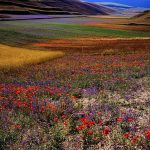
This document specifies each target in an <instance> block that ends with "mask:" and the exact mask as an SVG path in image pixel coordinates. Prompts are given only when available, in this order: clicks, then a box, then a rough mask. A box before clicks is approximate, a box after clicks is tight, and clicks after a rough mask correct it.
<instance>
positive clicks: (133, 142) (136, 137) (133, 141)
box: [132, 135, 140, 144]
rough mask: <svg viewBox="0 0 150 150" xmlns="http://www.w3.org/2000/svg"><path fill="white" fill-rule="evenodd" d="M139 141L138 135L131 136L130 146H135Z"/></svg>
mask: <svg viewBox="0 0 150 150" xmlns="http://www.w3.org/2000/svg"><path fill="white" fill-rule="evenodd" d="M139 139H140V137H139V136H138V135H136V136H133V138H132V144H135V143H136V142H137V141H138V140H139Z"/></svg>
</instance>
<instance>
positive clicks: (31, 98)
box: [0, 23, 150, 150]
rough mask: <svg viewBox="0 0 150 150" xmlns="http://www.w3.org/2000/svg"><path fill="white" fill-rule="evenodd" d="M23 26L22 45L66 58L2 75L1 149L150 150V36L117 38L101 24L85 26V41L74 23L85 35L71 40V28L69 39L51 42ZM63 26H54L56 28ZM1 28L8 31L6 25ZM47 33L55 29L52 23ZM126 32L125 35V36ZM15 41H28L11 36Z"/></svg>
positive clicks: (0, 81)
mask: <svg viewBox="0 0 150 150" xmlns="http://www.w3.org/2000/svg"><path fill="white" fill-rule="evenodd" d="M8 24H9V23H8ZM33 24H34V23H33ZM12 25H13V26H12V27H13V28H16V27H15V23H14V24H12ZM21 25H22V26H24V31H23V32H24V33H21V35H22V37H19V36H18V35H19V34H20V33H18V32H17V33H16V32H14V31H12V32H14V35H13V36H15V35H16V36H17V38H20V41H21V42H23V40H25V39H29V41H30V42H29V43H30V44H26V43H23V44H25V47H32V49H35V51H36V49H42V50H43V51H44V50H45V51H49V50H51V51H55V50H61V51H62V52H64V53H65V56H63V57H61V58H56V59H54V60H51V61H46V62H43V63H38V64H33V65H28V66H23V67H21V68H16V69H10V70H8V69H6V70H4V69H3V70H1V71H0V74H1V76H0V149H10V150H16V149H22V150H26V149H31V150H58V149H59V150H82V149H83V150H90V149H94V150H106V149H107V150H115V149H121V150H143V149H145V150H149V149H150V44H149V43H150V39H149V38H148V33H143V32H142V33H141V32H138V34H137V32H136V34H135V32H133V34H132V32H130V33H131V34H129V36H130V38H128V37H127V36H128V34H127V32H126V31H116V32H114V36H110V35H111V33H110V30H108V32H107V33H109V34H107V33H106V32H105V31H104V30H102V32H103V33H102V35H103V36H102V35H101V36H100V33H98V34H96V32H97V31H98V27H97V28H94V27H93V28H94V29H95V30H96V31H93V32H92V33H90V31H89V30H90V29H91V27H88V28H86V27H83V28H84V31H82V34H83V32H84V33H85V32H86V33H87V32H88V33H90V34H91V36H89V35H88V34H84V36H81V35H80V34H81V31H79V30H78V29H80V27H79V26H78V27H79V28H76V27H75V25H72V26H69V25H68V26H69V27H74V31H75V33H78V38H77V37H73V36H72V35H70V32H71V31H69V30H71V29H69V28H68V26H67V28H68V31H69V33H68V34H69V35H67V36H69V38H68V37H67V38H65V37H63V38H62V36H63V35H62V36H61V38H60V37H58V38H48V37H46V39H45V38H44V37H43V38H41V36H43V35H41V34H43V32H44V31H43V32H40V30H38V31H39V33H41V34H40V35H39V36H37V35H36V36H33V35H32V36H31V35H30V36H29V35H27V32H28V33H29V30H30V29H28V28H27V24H26V25H25V23H22V24H21V23H20V24H18V26H20V28H18V30H19V31H20V32H21V30H20V29H21ZM30 25H31V24H30ZM42 25H43V24H42ZM40 26H41V25H40V24H38V25H37V27H38V29H39V28H42V26H41V27H40ZM58 26H59V27H58ZM60 26H61V25H60V24H59V25H56V24H55V28H56V27H57V29H58V28H59V29H60ZM64 27H65V29H64V30H63V31H64V32H65V35H66V31H67V28H66V25H63V28H64ZM1 28H3V29H1V32H3V33H4V31H5V34H6V29H4V26H3V27H1ZM47 28H49V24H45V30H46V31H47ZM27 29H28V30H27ZM75 29H76V30H75ZM100 29H101V28H100ZM100 29H99V30H100ZM11 30H12V29H11ZM34 30H36V28H34ZM34 30H33V32H34ZM53 30H54V29H53ZM61 30H62V26H61ZM61 30H60V31H61ZM105 30H107V29H105ZM30 31H31V30H30ZM63 31H62V33H64V32H63ZM111 31H113V30H111ZM25 32H26V33H25ZM33 32H32V33H33ZM56 32H57V33H58V31H57V30H56V31H54V33H55V34H54V35H55V36H56V35H57V34H56ZM99 32H100V31H99ZM118 32H119V33H118ZM52 33H53V32H52ZM52 33H51V34H52ZM104 33H105V36H104ZM120 33H125V34H122V35H121V37H120V36H119V35H120ZM128 33H129V32H128ZM140 33H141V36H140ZM7 34H9V33H8V32H7ZM36 34H37V33H36ZM47 34H48V33H47ZM72 34H73V35H74V33H72ZM106 34H107V37H106ZM23 35H24V36H23ZM117 35H118V36H117ZM142 35H145V36H142ZM47 36H48V35H47ZM49 36H50V35H49ZM136 36H137V37H136ZM27 37H29V38H27ZM35 39H36V40H35ZM13 40H15V39H13ZM1 41H2V39H1ZM2 43H6V40H4V41H2ZM12 43H13V44H19V45H20V44H21V43H18V41H15V42H12V41H11V39H9V44H10V45H11V44H12Z"/></svg>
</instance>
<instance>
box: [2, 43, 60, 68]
mask: <svg viewBox="0 0 150 150" xmlns="http://www.w3.org/2000/svg"><path fill="white" fill-rule="evenodd" d="M0 52H1V53H0V68H1V69H9V68H10V69H12V68H17V67H22V66H24V65H31V64H36V63H41V62H44V61H48V60H50V59H53V58H57V57H61V56H63V53H62V52H58V51H55V52H48V51H47V52H45V51H37V50H36V51H34V50H31V49H23V48H16V47H10V46H6V45H2V44H0Z"/></svg>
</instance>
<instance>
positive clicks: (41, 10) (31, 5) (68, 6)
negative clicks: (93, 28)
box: [0, 0, 115, 15]
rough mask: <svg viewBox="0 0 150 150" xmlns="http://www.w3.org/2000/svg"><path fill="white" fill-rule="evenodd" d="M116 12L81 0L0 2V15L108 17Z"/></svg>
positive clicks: (17, 0) (2, 0)
mask: <svg viewBox="0 0 150 150" xmlns="http://www.w3.org/2000/svg"><path fill="white" fill-rule="evenodd" d="M114 12H115V11H114V10H113V9H110V8H107V7H105V6H101V5H97V4H94V3H88V2H81V1H80V0H26V1H22V0H0V14H18V15H19V14H53V15H54V14H59V15H61V14H65V15H79V14H81V15H108V14H111V13H114Z"/></svg>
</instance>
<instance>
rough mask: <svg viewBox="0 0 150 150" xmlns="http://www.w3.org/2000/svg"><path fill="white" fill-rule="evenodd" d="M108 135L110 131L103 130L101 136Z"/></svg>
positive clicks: (107, 129)
mask: <svg viewBox="0 0 150 150" xmlns="http://www.w3.org/2000/svg"><path fill="white" fill-rule="evenodd" d="M109 133H110V129H109V128H108V127H107V128H105V129H103V135H105V136H107V135H108V134H109Z"/></svg>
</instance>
